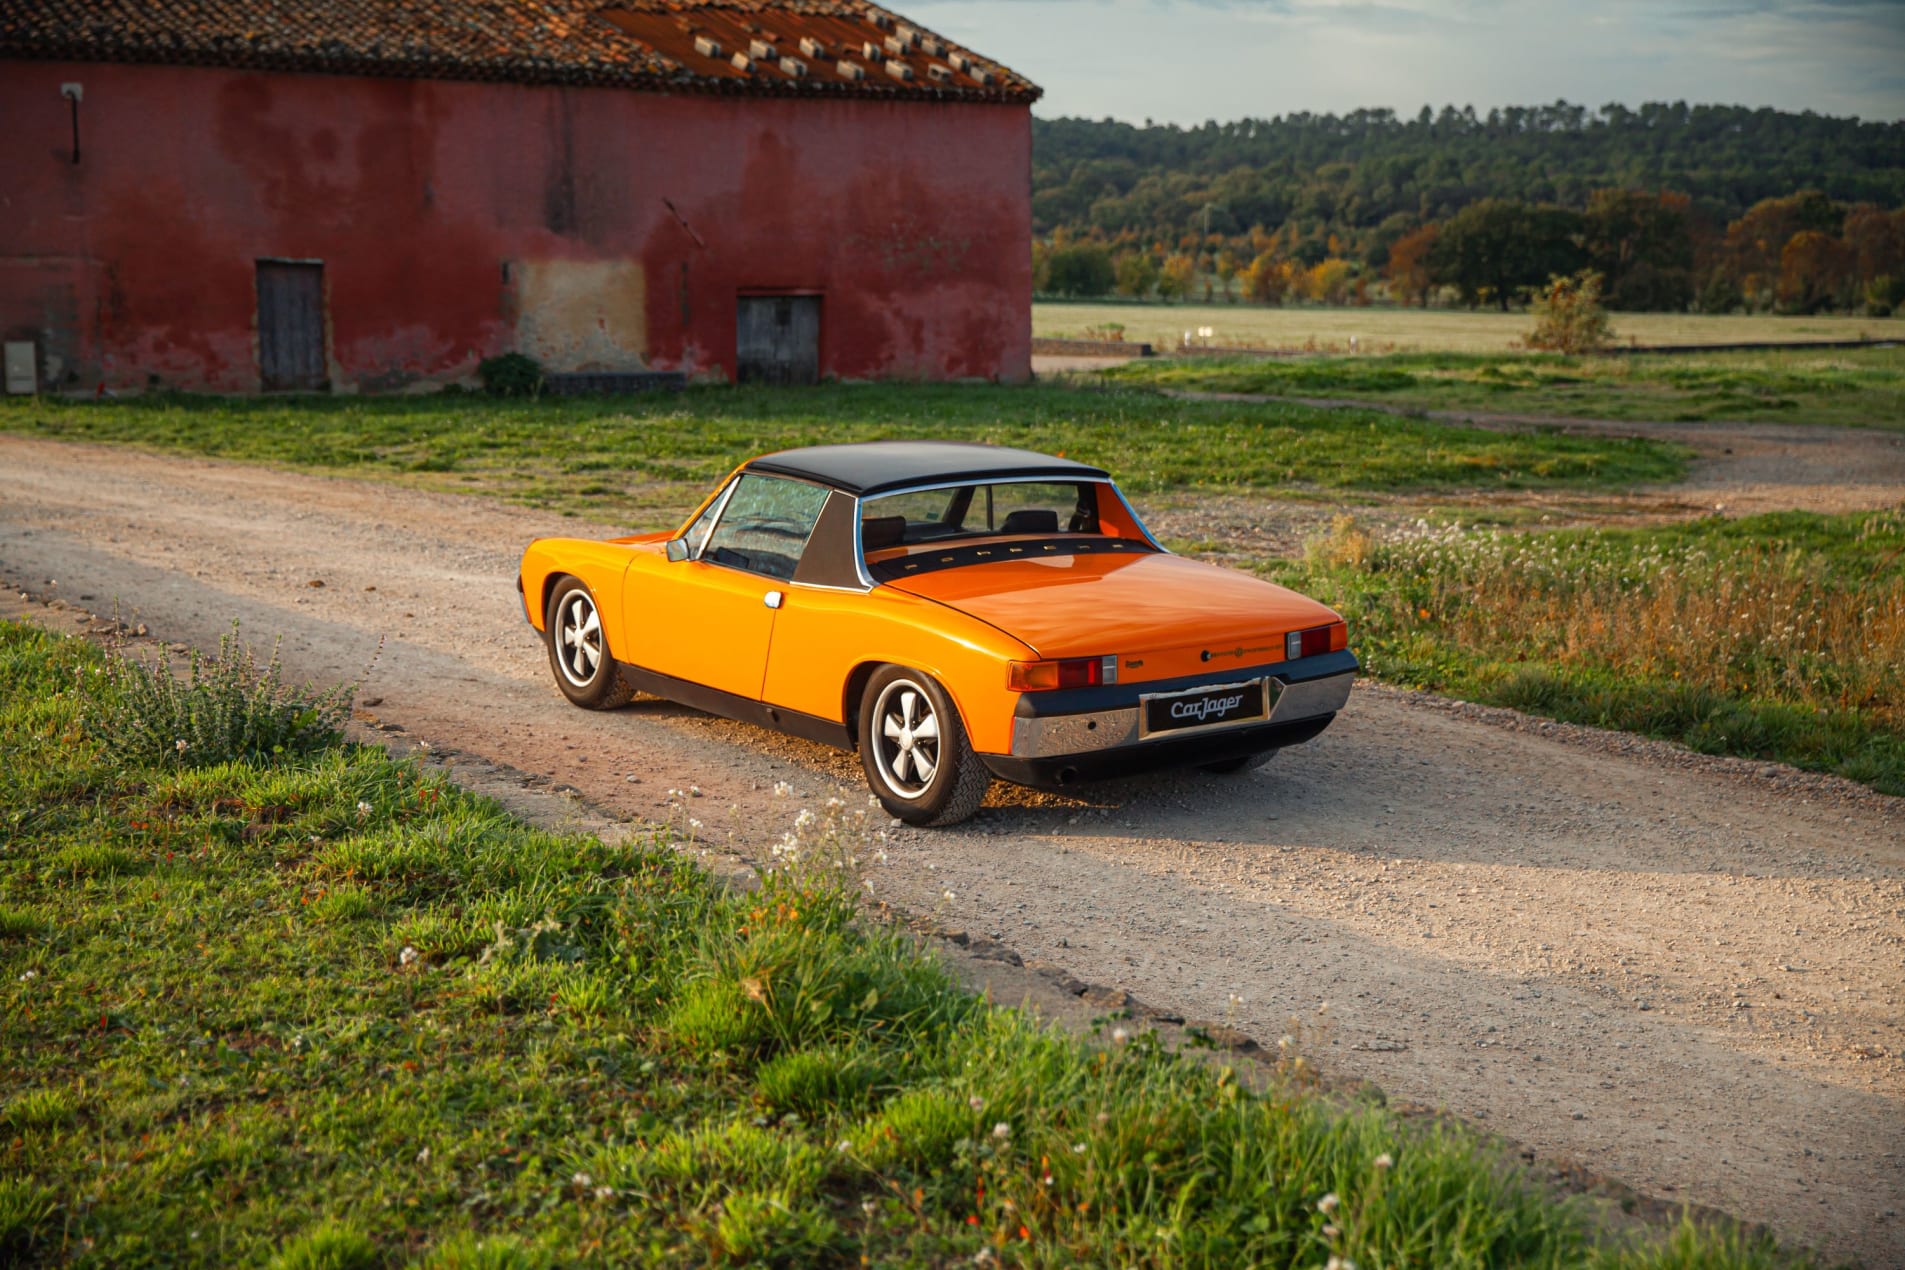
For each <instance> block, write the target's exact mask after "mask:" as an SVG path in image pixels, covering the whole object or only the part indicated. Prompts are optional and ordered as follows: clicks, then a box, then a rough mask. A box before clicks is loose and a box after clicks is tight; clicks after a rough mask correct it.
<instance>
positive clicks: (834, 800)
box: [827, 798, 846, 811]
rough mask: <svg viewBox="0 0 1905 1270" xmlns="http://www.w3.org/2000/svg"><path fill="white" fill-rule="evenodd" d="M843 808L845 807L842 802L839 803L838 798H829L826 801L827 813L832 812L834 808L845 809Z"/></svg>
mask: <svg viewBox="0 0 1905 1270" xmlns="http://www.w3.org/2000/svg"><path fill="white" fill-rule="evenodd" d="M845 806H846V804H845V803H844V802H842V801H841V800H840V799H838V798H829V799H828V800H827V810H828V811H832V810H833V809H834V808H835V807H845Z"/></svg>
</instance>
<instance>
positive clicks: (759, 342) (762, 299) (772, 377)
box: [735, 295, 820, 384]
mask: <svg viewBox="0 0 1905 1270" xmlns="http://www.w3.org/2000/svg"><path fill="white" fill-rule="evenodd" d="M735 360H736V366H735V378H736V379H738V380H740V381H741V382H742V383H753V384H815V383H819V382H820V297H819V296H817V295H744V296H742V297H741V301H740V306H739V308H738V310H737V311H736V315H735Z"/></svg>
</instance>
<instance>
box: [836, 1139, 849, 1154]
mask: <svg viewBox="0 0 1905 1270" xmlns="http://www.w3.org/2000/svg"><path fill="white" fill-rule="evenodd" d="M833 1149H834V1150H835V1151H838V1152H839V1153H840V1154H841V1155H845V1154H846V1153H847V1152H849V1151H851V1150H853V1143H851V1142H849V1141H848V1140H847V1139H845V1138H842V1139H840V1141H839V1142H837V1143H835V1144H834V1148H833Z"/></svg>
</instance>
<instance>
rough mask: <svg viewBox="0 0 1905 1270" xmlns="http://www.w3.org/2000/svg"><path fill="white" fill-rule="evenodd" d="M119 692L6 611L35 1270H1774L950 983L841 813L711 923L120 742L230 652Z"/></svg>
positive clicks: (1149, 1045) (218, 674) (482, 812)
mask: <svg viewBox="0 0 1905 1270" xmlns="http://www.w3.org/2000/svg"><path fill="white" fill-rule="evenodd" d="M102 663H103V659H102V656H101V654H100V653H98V652H97V651H96V650H94V649H93V648H92V647H90V646H89V645H87V644H86V643H84V642H83V641H80V640H77V639H73V638H59V637H49V636H47V635H45V634H43V633H41V632H39V631H38V630H36V629H34V628H32V627H28V626H22V625H18V624H14V623H8V622H0V669H4V672H5V673H4V675H0V684H4V685H5V687H4V689H0V740H4V744H5V747H6V750H7V752H8V753H9V754H11V755H14V756H16V760H15V761H14V762H11V763H9V764H7V765H6V768H5V770H4V772H3V773H0V816H4V817H5V818H6V824H7V825H8V836H7V850H6V852H5V854H4V855H3V856H0V878H4V880H5V883H6V885H5V890H4V895H5V897H6V900H5V903H4V905H0V966H4V969H5V972H6V973H5V977H4V984H5V986H4V988H0V992H4V993H5V994H6V996H7V998H8V1006H9V1014H10V1017H11V1018H12V1020H13V1023H12V1024H11V1034H10V1040H11V1041H12V1042H13V1045H12V1046H11V1047H10V1053H9V1056H8V1065H7V1068H6V1069H5V1071H4V1073H3V1074H0V1124H3V1125H4V1127H5V1131H6V1132H7V1134H8V1135H9V1137H10V1138H11V1144H10V1146H9V1148H8V1153H7V1156H6V1158H5V1163H4V1172H0V1253H4V1254H5V1255H6V1256H7V1257H8V1258H9V1259H10V1260H11V1261H13V1262H14V1263H16V1264H17V1263H18V1261H19V1260H22V1259H26V1260H33V1261H40V1262H43V1263H44V1264H49V1265H76V1266H90V1265H99V1266H112V1267H133V1266H145V1265H166V1266H179V1265H186V1266H190V1265H218V1266H223V1265H231V1264H239V1263H250V1264H261V1263H264V1262H267V1261H269V1262H270V1264H271V1265H273V1266H283V1267H318V1266H322V1267H327V1268H330V1267H335V1268H337V1270H359V1268H363V1270H369V1268H371V1267H384V1266H399V1265H409V1266H418V1267H436V1268H439V1270H452V1268H462V1267H472V1266H486V1267H505V1266H506V1267H535V1266H549V1265H556V1264H604V1265H615V1264H632V1263H640V1264H644V1265H704V1264H708V1263H710V1262H715V1263H750V1264H763V1263H772V1264H801V1263H810V1262H814V1261H829V1262H830V1261H835V1260H840V1261H845V1262H847V1263H853V1262H863V1263H881V1264H886V1263H904V1264H949V1263H951V1262H953V1261H955V1260H956V1261H959V1262H964V1263H970V1262H972V1261H973V1260H974V1259H975V1258H978V1260H979V1261H980V1262H981V1263H985V1262H987V1261H988V1260H990V1261H993V1262H1001V1261H1002V1262H1018V1263H1023V1264H1056V1263H1073V1262H1079V1261H1084V1262H1089V1263H1096V1264H1120V1265H1176V1264H1186V1263H1188V1264H1212V1265H1218V1264H1221V1265H1245V1264H1251V1265H1276V1266H1307V1265H1313V1264H1317V1263H1319V1262H1320V1260H1322V1259H1326V1258H1336V1257H1341V1258H1345V1259H1349V1260H1355V1261H1358V1262H1360V1263H1361V1264H1365V1265H1403V1264H1423V1265H1427V1264H1435V1265H1456V1264H1478V1265H1480V1264H1517V1265H1528V1264H1536V1265H1543V1266H1552V1267H1557V1268H1562V1267H1576V1266H1579V1267H1608V1268H1610V1270H1612V1268H1614V1267H1625V1266H1633V1267H1637V1268H1638V1267H1650V1266H1661V1265H1667V1264H1671V1265H1674V1266H1680V1267H1687V1268H1688V1270H1694V1268H1696V1267H1707V1266H1712V1267H1736V1266H1737V1267H1772V1266H1777V1265H1780V1264H1783V1263H1785V1262H1787V1260H1788V1259H1787V1258H1785V1257H1783V1256H1780V1255H1779V1254H1778V1253H1777V1251H1776V1250H1775V1249H1774V1248H1773V1247H1772V1246H1771V1245H1770V1243H1766V1242H1752V1243H1749V1242H1748V1241H1746V1240H1744V1239H1741V1238H1738V1237H1729V1236H1725V1235H1720V1234H1714V1233H1708V1232H1702V1231H1698V1230H1696V1229H1695V1228H1693V1227H1691V1226H1684V1225H1683V1226H1681V1227H1680V1228H1679V1229H1678V1230H1677V1231H1674V1232H1672V1233H1671V1234H1668V1235H1665V1236H1663V1235H1661V1234H1659V1233H1657V1232H1646V1233H1643V1234H1639V1235H1637V1236H1634V1235H1629V1236H1614V1235H1611V1234H1608V1233H1606V1232H1603V1231H1601V1230H1599V1229H1597V1227H1596V1225H1595V1224H1594V1222H1593V1220H1592V1219H1591V1217H1590V1215H1589V1213H1588V1211H1587V1210H1586V1209H1585V1208H1583V1207H1581V1206H1579V1205H1577V1204H1576V1203H1574V1202H1570V1201H1564V1200H1559V1199H1557V1198H1556V1197H1554V1196H1553V1195H1551V1194H1550V1193H1548V1192H1547V1191H1545V1190H1544V1189H1543V1188H1542V1187H1541V1186H1540V1185H1539V1184H1538V1183H1537V1182H1536V1181H1535V1179H1534V1177H1533V1175H1532V1174H1531V1173H1528V1172H1525V1171H1521V1170H1519V1169H1517V1168H1513V1167H1510V1166H1508V1165H1507V1164H1505V1163H1504V1162H1503V1161H1502V1160H1500V1159H1499V1158H1497V1157H1496V1156H1495V1155H1494V1153H1493V1152H1492V1151H1491V1150H1490V1149H1489V1148H1488V1147H1486V1146H1485V1145H1483V1144H1482V1143H1480V1142H1479V1141H1477V1140H1476V1139H1474V1138H1472V1137H1471V1136H1470V1135H1468V1134H1467V1133H1465V1132H1462V1131H1460V1130H1451V1129H1445V1128H1427V1127H1422V1126H1415V1127H1411V1126H1408V1125H1405V1124H1404V1123H1403V1122H1402V1121H1400V1120H1399V1119H1398V1118H1397V1117H1395V1116H1393V1115H1391V1114H1389V1113H1387V1112H1385V1111H1384V1110H1382V1109H1380V1108H1379V1107H1376V1106H1373V1105H1343V1104H1338V1103H1331V1102H1326V1101H1324V1100H1323V1099H1322V1098H1320V1097H1318V1096H1316V1094H1315V1093H1314V1092H1312V1090H1311V1088H1310V1082H1309V1079H1308V1073H1309V1072H1310V1070H1311V1069H1310V1068H1309V1067H1308V1066H1307V1064H1308V1061H1309V1060H1307V1059H1305V1058H1304V1057H1303V1056H1302V1055H1301V1053H1300V1052H1299V1051H1298V1050H1294V1049H1292V1050H1285V1051H1284V1052H1283V1054H1282V1057H1281V1059H1280V1060H1279V1061H1278V1063H1277V1066H1276V1069H1275V1071H1274V1073H1273V1074H1272V1075H1271V1077H1270V1084H1269V1087H1268V1089H1267V1090H1266V1091H1265V1092H1263V1093H1256V1092H1252V1091H1251V1090H1250V1089H1247V1088H1240V1084H1239V1081H1238V1078H1237V1075H1236V1074H1235V1073H1234V1072H1233V1071H1232V1070H1231V1069H1229V1068H1223V1067H1215V1066H1209V1065H1204V1064H1199V1063H1195V1062H1190V1061H1186V1060H1184V1059H1182V1058H1179V1057H1177V1056H1175V1055H1174V1054H1172V1053H1171V1052H1169V1051H1168V1050H1167V1049H1166V1048H1165V1047H1164V1046H1163V1045H1161V1044H1160V1042H1159V1040H1158V1038H1157V1035H1156V1034H1155V1033H1154V1032H1150V1031H1148V1030H1147V1029H1144V1028H1142V1027H1140V1026H1139V1025H1137V1024H1135V1023H1133V1024H1130V1025H1119V1026H1118V1027H1117V1029H1116V1030H1112V1027H1111V1025H1110V1023H1109V1022H1108V1023H1107V1024H1106V1026H1105V1029H1104V1031H1103V1032H1102V1033H1101V1034H1099V1035H1097V1036H1096V1037H1095V1038H1092V1039H1078V1038H1073V1037H1069V1036H1066V1035H1065V1034H1063V1033H1058V1032H1050V1031H1045V1030H1043V1029H1041V1028H1040V1027H1038V1026H1037V1025H1036V1023H1034V1022H1032V1021H1030V1020H1028V1019H1026V1018H1025V1017H1023V1016H1021V1015H1019V1014H1017V1013H1015V1012H1010V1011H1003V1010H999V1009H996V1008H992V1007H989V1006H987V1005H986V1004H984V1003H982V1002H981V1001H980V1000H978V999H977V998H974V997H970V996H966V995H963V994H960V993H959V992H957V991H956V990H955V989H954V987H953V985H952V983H951V981H950V980H949V979H948V977H947V976H946V974H945V972H944V971H943V970H942V969H941V968H940V967H939V966H938V965H937V964H935V963H934V962H933V961H932V960H930V959H929V958H927V957H925V956H922V955H921V953H920V952H919V951H918V949H917V948H916V946H915V945H914V943H913V942H912V940H910V939H909V938H907V937H906V936H905V935H903V934H900V933H896V932H895V931H893V930H892V929H891V928H887V927H882V926H879V925H876V924H873V923H871V922H869V921H867V920H866V919H865V918H864V917H863V916H862V915H861V913H862V910H861V904H862V897H861V886H860V879H861V878H862V877H863V876H864V877H866V878H867V880H868V882H869V884H871V882H872V879H873V878H874V877H877V876H878V875H879V870H878V866H877V863H876V859H877V858H879V857H883V856H884V854H885V853H884V850H883V849H881V843H882V841H883V838H884V835H883V834H877V835H876V834H875V833H874V832H873V831H872V830H871V829H870V828H869V827H868V825H867V823H866V814H865V812H864V811H857V812H856V811H850V810H848V809H847V808H846V807H845V806H844V805H843V804H840V803H838V802H835V803H830V804H828V805H827V807H826V808H825V809H824V810H823V811H822V812H821V813H820V814H819V815H818V816H814V815H811V814H810V815H809V816H807V817H806V818H805V820H804V821H803V822H801V824H800V826H799V827H797V829H796V831H795V834H794V835H793V836H792V837H791V838H790V839H789V842H788V844H786V845H784V847H783V849H782V851H781V852H780V853H779V854H778V860H777V867H775V868H773V869H770V870H767V871H765V872H764V873H763V874H762V875H761V879H760V885H759V887H758V888H757V889H754V890H752V891H742V890H729V889H724V888H723V887H722V886H721V885H720V884H719V883H718V882H717V881H716V880H715V879H714V878H712V877H711V876H710V875H709V874H707V873H705V872H703V871H702V870H700V869H699V868H697V867H695V866H694V865H693V864H692V863H690V862H689V860H688V859H687V858H685V857H684V855H683V854H681V853H680V852H679V851H677V850H676V849H674V847H675V845H676V844H675V843H674V842H673V841H672V839H671V836H670V835H668V834H666V833H663V834H657V835H655V836H652V837H629V838H623V839H622V840H620V841H617V842H613V843H611V842H606V841H604V840H602V839H600V838H596V837H590V836H586V835H580V834H561V833H552V832H547V831H541V830H536V829H533V828H531V827H529V826H528V825H525V824H524V823H522V822H521V821H519V820H516V819H514V818H513V817H511V816H510V815H509V814H507V813H506V812H504V811H503V809H502V808H500V807H499V806H497V805H496V804H494V803H492V802H489V801H487V800H485V799H482V798H478V797H473V796H471V795H469V794H466V793H464V792H462V791H460V790H459V789H457V788H456V787H455V786H452V785H449V784H447V783H446V782H445V781H444V780H443V779H442V778H441V777H440V776H437V775H435V774H432V773H429V772H426V771H425V770H424V769H422V768H421V767H420V765H419V764H417V763H416V762H414V761H401V760H396V759H393V758H391V757H389V756H388V755H386V754H385V753H383V752H382V751H381V750H378V749H375V748H359V747H352V746H347V745H345V744H343V743H342V742H341V738H338V739H332V740H330V741H329V742H328V743H327V742H325V741H324V740H323V738H321V737H320V738H316V739H315V740H316V743H315V744H312V745H310V746H307V747H302V748H301V749H300V750H299V751H298V752H289V751H280V752H265V751H264V750H263V748H262V747H263V745H264V744H265V743H266V742H268V741H269V740H270V738H271V736H272V735H274V733H273V732H272V731H271V730H270V728H269V727H268V726H267V727H264V728H262V729H261V728H259V727H258V726H257V725H258V723H259V721H260V720H265V722H266V723H267V724H268V722H269V720H268V718H267V716H268V715H269V714H270V712H269V711H267V710H264V709H263V708H262V703H256V706H255V708H254V709H252V710H241V711H240V712H239V715H238V719H239V721H240V722H241V724H243V725H246V726H248V727H250V728H251V729H252V730H249V731H247V730H246V728H245V727H240V728H238V729H234V730H233V732H232V733H231V734H229V736H228V737H227V738H225V739H228V740H229V741H230V742H231V744H230V747H229V749H228V750H227V751H221V752H217V753H214V752H210V751H209V750H208V749H203V748H196V747H195V748H188V749H184V750H180V751H179V752H177V753H171V752H168V751H167V750H166V749H164V748H161V749H160V750H158V751H157V752H146V751H144V750H142V749H128V748H126V747H125V746H124V745H123V744H122V741H123V739H124V738H125V737H126V736H127V735H128V731H127V728H126V726H125V725H126V724H127V723H128V721H129V719H130V715H129V713H128V712H129V711H131V710H133V709H137V710H139V711H141V715H140V717H141V718H142V719H143V721H144V722H145V723H147V724H148V725H150V726H152V727H157V728H159V729H161V730H163V729H165V728H166V727H168V726H177V727H179V728H184V727H185V726H186V725H185V724H184V722H183V719H184V714H183V712H184V711H188V710H195V709H204V708H205V707H206V706H208V705H209V704H210V702H211V701H212V700H213V699H214V698H215V697H216V696H217V693H218V691H219V689H218V688H217V687H216V685H220V684H230V683H232V681H231V680H230V679H229V677H228V672H229V663H225V664H219V663H213V664H210V665H208V667H207V673H206V681H207V683H208V684H209V685H213V687H212V688H211V689H210V690H209V691H206V692H198V691H193V692H187V693H182V694H180V693H174V694H167V693H164V692H160V693H158V694H157V699H158V700H159V702H160V703H161V704H160V705H159V706H157V707H155V705H154V701H153V697H152V696H151V695H150V694H148V695H147V696H146V697H145V698H144V700H143V701H141V702H140V703H139V704H137V705H135V700H136V698H135V697H134V696H133V695H132V694H134V693H136V692H139V691H141V689H140V685H141V683H142V681H143V682H149V681H148V680H146V679H145V677H144V676H142V675H140V674H137V673H134V674H130V675H128V674H127V673H125V672H124V671H122V670H114V669H113V668H112V666H110V665H107V664H102ZM102 671H103V672H104V673H102ZM286 700H287V701H288V702H289V703H293V704H294V703H295V702H296V700H297V699H296V698H295V697H291V698H288V699H286ZM167 711H171V712H173V713H171V714H168V713H167ZM153 712H156V713H157V714H158V715H160V716H162V717H160V718H156V719H155V718H151V717H147V714H148V713H153ZM218 739H219V738H211V737H205V738H202V739H201V744H202V745H203V746H211V745H214V744H216V743H217V741H218ZM792 809H793V807H792V805H791V804H789V805H787V810H788V811H789V812H791V811H792ZM876 851H877V852H878V857H876V855H875V852H876ZM988 1254H989V1255H988Z"/></svg>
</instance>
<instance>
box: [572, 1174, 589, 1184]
mask: <svg viewBox="0 0 1905 1270" xmlns="http://www.w3.org/2000/svg"><path fill="white" fill-rule="evenodd" d="M569 1180H570V1181H571V1182H574V1183H575V1184H576V1185H577V1186H594V1185H595V1179H594V1178H592V1177H590V1176H589V1175H588V1174H587V1173H577V1174H576V1175H575V1176H574V1177H572V1178H570V1179H569Z"/></svg>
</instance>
